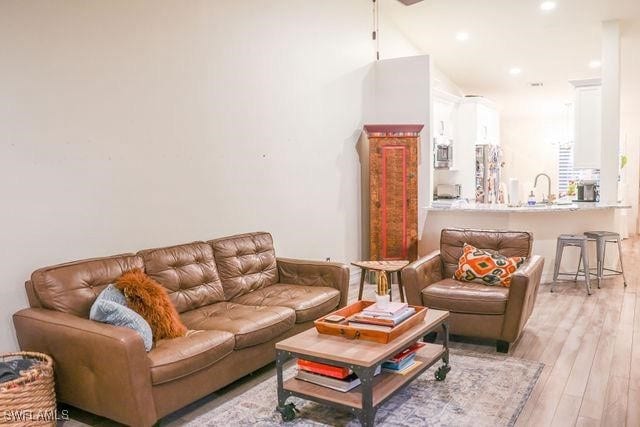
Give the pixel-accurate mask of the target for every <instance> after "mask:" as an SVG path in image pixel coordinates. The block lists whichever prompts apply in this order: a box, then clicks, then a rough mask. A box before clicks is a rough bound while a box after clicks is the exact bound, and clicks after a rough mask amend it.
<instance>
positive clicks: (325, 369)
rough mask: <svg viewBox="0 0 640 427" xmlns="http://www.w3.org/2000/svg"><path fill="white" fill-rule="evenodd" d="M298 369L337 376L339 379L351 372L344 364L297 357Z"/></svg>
mask: <svg viewBox="0 0 640 427" xmlns="http://www.w3.org/2000/svg"><path fill="white" fill-rule="evenodd" d="M298 369H302V370H304V371H307V372H313V373H314V374H321V375H326V376H327V377H333V378H337V379H339V380H342V379H345V378H347V377H348V376H349V375H351V374H352V373H353V371H352V370H351V369H349V368H345V367H344V366H335V365H329V364H327V363H320V362H312V361H311V360H305V359H298Z"/></svg>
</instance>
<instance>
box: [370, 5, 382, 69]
mask: <svg viewBox="0 0 640 427" xmlns="http://www.w3.org/2000/svg"><path fill="white" fill-rule="evenodd" d="M372 1H373V32H372V33H371V38H372V39H373V40H374V41H375V42H376V60H377V61H379V60H380V7H379V5H378V4H379V2H378V1H377V0H372Z"/></svg>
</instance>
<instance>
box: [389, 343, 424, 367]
mask: <svg viewBox="0 0 640 427" xmlns="http://www.w3.org/2000/svg"><path fill="white" fill-rule="evenodd" d="M424 346H425V344H424V343H422V342H416V343H414V344H413V345H411V346H409V347H407V348H405V349H404V350H402V351H401V352H400V353H398V354H396V355H395V356H393V357H392V358H390V359H387V360H385V361H384V363H382V369H384V370H385V371H388V372H393V373H395V374H402V375H404V374H406V373H407V372H409V371H411V370H413V368H415V367H417V366H418V365H420V363H421V362H419V361H417V360H416V353H417V352H418V350H420V349H421V348H422V347H424Z"/></svg>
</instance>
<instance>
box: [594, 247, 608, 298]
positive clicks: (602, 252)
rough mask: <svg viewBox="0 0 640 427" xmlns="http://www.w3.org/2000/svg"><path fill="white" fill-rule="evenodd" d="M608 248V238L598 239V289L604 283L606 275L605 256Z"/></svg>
mask: <svg viewBox="0 0 640 427" xmlns="http://www.w3.org/2000/svg"><path fill="white" fill-rule="evenodd" d="M606 248H607V240H606V239H604V238H597V239H596V258H597V262H596V274H597V275H598V289H600V284H601V283H602V277H603V276H604V258H605V253H606Z"/></svg>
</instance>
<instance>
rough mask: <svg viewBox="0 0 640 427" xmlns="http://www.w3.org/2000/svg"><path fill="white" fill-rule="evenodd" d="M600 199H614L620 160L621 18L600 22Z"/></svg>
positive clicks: (607, 200) (613, 200)
mask: <svg viewBox="0 0 640 427" xmlns="http://www.w3.org/2000/svg"><path fill="white" fill-rule="evenodd" d="M600 149H601V156H600V159H601V166H600V201H601V202H607V203H611V202H617V200H618V171H619V163H620V22H619V21H617V20H614V21H605V22H603V23H602V142H601V148H600Z"/></svg>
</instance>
